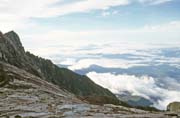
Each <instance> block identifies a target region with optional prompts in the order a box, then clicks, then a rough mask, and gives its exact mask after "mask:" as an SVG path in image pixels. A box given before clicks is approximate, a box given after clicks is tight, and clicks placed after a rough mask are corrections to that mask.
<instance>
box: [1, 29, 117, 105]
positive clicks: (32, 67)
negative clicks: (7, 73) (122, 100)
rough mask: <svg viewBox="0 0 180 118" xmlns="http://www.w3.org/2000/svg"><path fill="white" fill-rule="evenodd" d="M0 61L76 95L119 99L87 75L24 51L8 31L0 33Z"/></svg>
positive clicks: (18, 41) (115, 100)
mask: <svg viewBox="0 0 180 118" xmlns="http://www.w3.org/2000/svg"><path fill="white" fill-rule="evenodd" d="M0 61H3V62H6V63H9V64H11V65H14V66H16V67H18V68H20V69H24V70H26V71H27V72H29V73H31V74H33V75H36V76H38V77H40V78H42V79H44V80H46V81H48V82H51V83H53V84H55V85H58V86H59V87H61V88H63V89H66V90H68V91H69V92H72V93H74V94H76V95H77V96H80V98H82V96H85V98H88V97H89V96H95V97H99V96H101V97H102V96H103V97H104V98H106V99H102V100H101V101H102V102H105V103H114V104H117V103H118V102H119V101H118V99H117V98H116V96H115V95H114V94H113V93H111V92H110V91H109V90H107V89H105V88H103V87H101V86H99V85H97V84H95V83H94V82H93V81H91V80H90V79H89V78H88V77H86V76H82V75H79V74H76V73H74V72H72V71H70V70H68V69H65V68H59V67H58V66H56V65H54V64H53V63H52V62H51V61H50V60H46V59H43V58H40V57H37V56H35V55H33V54H31V53H30V52H25V50H24V48H23V46H22V44H21V42H20V38H19V36H18V35H17V34H16V33H15V32H14V31H10V32H8V33H5V34H2V33H1V34H0Z"/></svg>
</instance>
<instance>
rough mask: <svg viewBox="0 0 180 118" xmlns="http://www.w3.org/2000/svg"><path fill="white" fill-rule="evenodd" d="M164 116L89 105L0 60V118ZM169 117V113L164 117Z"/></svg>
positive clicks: (157, 117)
mask: <svg viewBox="0 0 180 118" xmlns="http://www.w3.org/2000/svg"><path fill="white" fill-rule="evenodd" d="M115 117H116V118H144V117H146V118H166V117H167V116H166V115H164V113H160V112H149V111H143V110H139V109H135V108H127V107H123V106H116V105H111V104H104V105H92V104H89V103H87V102H85V101H82V100H79V99H78V98H76V96H75V95H74V94H71V93H69V92H68V91H66V90H62V89H59V87H58V86H56V85H53V84H51V83H49V82H47V81H45V80H42V79H41V78H39V77H37V76H35V75H33V74H30V73H28V72H26V71H25V70H22V69H19V68H17V67H15V66H12V65H9V64H6V63H4V62H0V118H115ZM167 118H168V117H167Z"/></svg>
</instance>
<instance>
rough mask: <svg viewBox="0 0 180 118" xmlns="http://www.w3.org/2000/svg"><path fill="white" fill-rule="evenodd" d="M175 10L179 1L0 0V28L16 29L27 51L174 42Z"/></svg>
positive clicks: (178, 25) (179, 26)
mask: <svg viewBox="0 0 180 118" xmlns="http://www.w3.org/2000/svg"><path fill="white" fill-rule="evenodd" d="M179 11H180V1H179V0H98V1H97V0H31V1H27V0H0V30H1V31H2V32H7V31H10V30H14V31H16V32H17V33H18V34H19V35H20V37H21V40H22V42H23V44H24V46H25V48H26V49H27V50H31V51H34V50H33V49H34V47H39V48H41V49H42V48H46V49H47V47H55V46H54V45H73V46H79V45H90V44H102V43H112V42H113V43H114V42H115V43H119V42H125V41H126V42H137V41H138V42H143V43H156V44H158V43H168V44H171V43H172V44H177V43H178V44H179V43H180V39H179V38H180V36H179V34H180V15H179ZM34 42H36V43H34ZM39 44H41V45H39ZM57 47H58V46H57ZM36 51H37V50H36ZM34 52H35V51H34ZM35 53H36V54H38V55H42V54H41V52H40V51H39V52H35Z"/></svg>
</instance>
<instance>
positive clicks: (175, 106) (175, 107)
mask: <svg viewBox="0 0 180 118" xmlns="http://www.w3.org/2000/svg"><path fill="white" fill-rule="evenodd" d="M167 111H170V112H175V113H180V102H172V103H170V104H169V105H168V106H167Z"/></svg>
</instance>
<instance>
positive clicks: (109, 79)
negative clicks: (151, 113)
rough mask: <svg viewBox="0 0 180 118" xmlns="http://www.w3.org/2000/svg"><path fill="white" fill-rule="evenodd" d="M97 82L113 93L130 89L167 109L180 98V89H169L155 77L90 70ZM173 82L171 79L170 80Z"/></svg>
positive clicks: (89, 74)
mask: <svg viewBox="0 0 180 118" xmlns="http://www.w3.org/2000/svg"><path fill="white" fill-rule="evenodd" d="M87 76H88V77H90V78H91V79H92V80H93V81H94V82H95V83H97V84H99V85H101V86H103V87H105V88H108V89H109V90H111V91H112V92H113V93H116V94H118V93H121V92H123V91H128V92H130V93H131V94H132V95H138V96H142V97H144V98H146V99H149V100H151V101H152V102H153V103H154V105H153V106H155V107H157V108H159V109H166V106H167V105H168V104H169V103H170V102H172V101H178V100H179V98H180V92H179V90H168V89H164V88H161V87H159V86H158V85H157V83H156V80H155V78H152V77H148V76H141V77H136V76H133V75H114V74H111V73H96V72H89V73H88V74H87ZM169 82H170V83H171V80H169Z"/></svg>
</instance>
